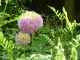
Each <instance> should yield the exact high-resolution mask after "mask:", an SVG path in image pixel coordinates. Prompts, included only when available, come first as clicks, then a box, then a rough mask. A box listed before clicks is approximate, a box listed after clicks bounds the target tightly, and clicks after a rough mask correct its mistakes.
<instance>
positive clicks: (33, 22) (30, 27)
mask: <svg viewBox="0 0 80 60" xmlns="http://www.w3.org/2000/svg"><path fill="white" fill-rule="evenodd" d="M18 26H19V28H20V30H21V31H22V32H24V33H34V32H35V31H37V30H38V29H39V28H41V27H42V26H43V19H42V17H41V16H40V15H39V14H37V13H35V12H34V11H26V12H25V13H23V14H22V15H21V16H20V20H19V21H18Z"/></svg>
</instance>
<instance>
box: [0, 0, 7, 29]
mask: <svg viewBox="0 0 80 60" xmlns="http://www.w3.org/2000/svg"><path fill="white" fill-rule="evenodd" d="M7 5H8V0H7V2H6V5H5V7H4V11H3V14H2V16H4V13H5V11H6V8H7ZM3 19H4V17H2V19H1V21H0V24H1V25H0V28H1V26H2V25H3V24H2V22H3Z"/></svg>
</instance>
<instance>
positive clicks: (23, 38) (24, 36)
mask: <svg viewBox="0 0 80 60" xmlns="http://www.w3.org/2000/svg"><path fill="white" fill-rule="evenodd" d="M15 41H16V43H19V44H20V45H22V46H26V45H28V44H29V43H30V35H29V34H28V33H22V32H19V34H17V35H16V39H15Z"/></svg>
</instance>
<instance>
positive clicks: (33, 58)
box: [0, 0, 80, 60]
mask: <svg viewBox="0 0 80 60" xmlns="http://www.w3.org/2000/svg"><path fill="white" fill-rule="evenodd" d="M26 1H29V2H31V3H32V0H0V52H1V53H0V60H79V59H80V52H79V51H80V30H77V29H78V27H79V26H80V23H76V21H75V20H74V21H73V22H70V20H69V18H68V17H67V12H66V10H65V8H63V9H62V12H59V10H56V9H55V8H54V7H51V6H49V8H50V9H52V11H53V13H55V15H52V16H48V15H47V16H46V15H45V14H44V13H42V14H41V15H42V17H43V18H44V26H43V27H42V28H40V29H39V30H38V32H36V33H35V34H34V36H35V37H34V48H33V54H32V53H31V43H30V44H29V45H28V46H24V47H23V46H20V45H19V44H16V43H15V36H16V34H17V33H18V32H19V29H18V26H17V20H18V16H19V15H21V13H23V12H24V11H25V10H31V7H27V6H25V5H24V4H25V3H26ZM28 4H29V3H28ZM56 16H57V17H58V18H57V17H56Z"/></svg>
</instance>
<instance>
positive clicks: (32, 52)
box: [31, 33, 34, 53]
mask: <svg viewBox="0 0 80 60" xmlns="http://www.w3.org/2000/svg"><path fill="white" fill-rule="evenodd" d="M33 48H34V33H33V34H32V50H31V52H32V53H33Z"/></svg>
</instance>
